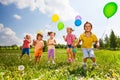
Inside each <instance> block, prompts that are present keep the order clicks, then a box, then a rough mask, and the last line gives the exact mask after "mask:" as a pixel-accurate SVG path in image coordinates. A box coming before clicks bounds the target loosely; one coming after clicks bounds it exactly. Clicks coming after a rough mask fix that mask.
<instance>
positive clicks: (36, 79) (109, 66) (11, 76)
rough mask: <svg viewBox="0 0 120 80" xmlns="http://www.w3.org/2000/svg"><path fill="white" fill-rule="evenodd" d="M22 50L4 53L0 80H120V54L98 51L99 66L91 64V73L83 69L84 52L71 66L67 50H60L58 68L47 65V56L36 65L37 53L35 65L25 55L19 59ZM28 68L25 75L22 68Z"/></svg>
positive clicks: (0, 65) (89, 64) (57, 61)
mask: <svg viewBox="0 0 120 80" xmlns="http://www.w3.org/2000/svg"><path fill="white" fill-rule="evenodd" d="M20 53H21V51H20V50H0V80H120V51H110V50H95V55H96V59H97V66H96V67H95V68H92V66H91V65H92V62H91V60H88V62H87V63H88V64H87V70H83V68H82V52H81V50H80V49H77V54H76V60H75V61H74V62H73V63H67V62H66V60H67V55H66V50H65V49H56V54H55V62H56V64H52V63H50V64H47V52H44V53H43V54H42V57H41V61H40V63H39V64H36V65H34V63H33V61H34V55H33V53H34V52H33V49H32V50H31V59H32V60H31V61H29V60H28V58H27V56H26V55H25V56H24V57H23V58H22V59H19V56H20ZM19 65H24V67H25V69H24V71H22V73H21V71H19V70H18V66H19Z"/></svg>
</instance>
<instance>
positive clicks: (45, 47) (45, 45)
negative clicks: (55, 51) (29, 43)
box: [43, 40, 47, 52]
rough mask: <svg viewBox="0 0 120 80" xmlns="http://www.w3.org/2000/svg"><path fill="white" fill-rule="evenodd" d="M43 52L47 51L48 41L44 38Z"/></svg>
mask: <svg viewBox="0 0 120 80" xmlns="http://www.w3.org/2000/svg"><path fill="white" fill-rule="evenodd" d="M43 52H47V42H46V41H45V40H44V48H43Z"/></svg>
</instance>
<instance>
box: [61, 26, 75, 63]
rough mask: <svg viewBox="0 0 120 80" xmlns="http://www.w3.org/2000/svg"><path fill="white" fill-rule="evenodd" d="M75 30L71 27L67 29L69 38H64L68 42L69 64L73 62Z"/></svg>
mask: <svg viewBox="0 0 120 80" xmlns="http://www.w3.org/2000/svg"><path fill="white" fill-rule="evenodd" d="M73 31H74V30H73V29H72V28H70V27H67V36H66V37H65V36H63V38H64V40H65V41H66V42H67V55H68V60H67V61H68V62H72V61H73V53H72V48H73V47H72V43H73V41H74V40H75V38H74V35H73V34H72V32H73Z"/></svg>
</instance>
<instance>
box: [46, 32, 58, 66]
mask: <svg viewBox="0 0 120 80" xmlns="http://www.w3.org/2000/svg"><path fill="white" fill-rule="evenodd" d="M48 36H50V38H49V39H48V41H47V45H48V63H50V56H52V63H53V64H55V61H54V58H55V45H56V40H55V39H54V37H55V33H54V32H48Z"/></svg>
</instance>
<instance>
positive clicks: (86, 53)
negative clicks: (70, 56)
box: [82, 49, 89, 64]
mask: <svg viewBox="0 0 120 80" xmlns="http://www.w3.org/2000/svg"><path fill="white" fill-rule="evenodd" d="M82 52H83V64H86V62H87V58H88V57H89V54H88V50H87V49H82Z"/></svg>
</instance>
